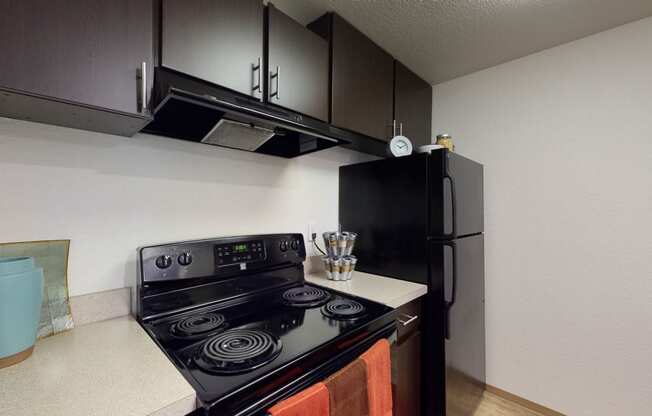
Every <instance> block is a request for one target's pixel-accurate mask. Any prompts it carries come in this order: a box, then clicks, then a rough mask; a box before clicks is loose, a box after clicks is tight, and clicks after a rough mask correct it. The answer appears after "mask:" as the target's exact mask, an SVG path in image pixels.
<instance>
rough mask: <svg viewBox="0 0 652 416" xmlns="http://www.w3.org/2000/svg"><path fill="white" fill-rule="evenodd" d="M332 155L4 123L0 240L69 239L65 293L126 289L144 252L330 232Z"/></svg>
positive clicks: (340, 158)
mask: <svg viewBox="0 0 652 416" xmlns="http://www.w3.org/2000/svg"><path fill="white" fill-rule="evenodd" d="M370 158H371V157H370V156H367V155H363V154H361V153H357V152H353V151H349V150H345V149H331V150H326V151H322V152H319V153H315V154H314V155H307V156H303V157H300V158H297V159H291V160H287V159H281V158H276V157H272V156H263V155H258V154H254V153H247V152H242V151H237V150H230V149H224V148H218V147H214V146H207V145H203V144H196V143H190V142H182V141H177V140H170V139H166V138H161V137H156V136H150V135H144V134H139V135H136V136H135V137H134V138H130V139H127V138H123V137H118V136H110V135H105V134H99V133H90V132H85V131H81V130H75V129H68V128H61V127H55V126H47V125H43V124H36V123H29V122H23V121H17V120H10V119H6V118H0V242H9V241H29V240H44V239H71V240H72V241H71V248H70V259H69V286H70V294H71V295H73V296H74V295H80V294H84V293H92V292H97V291H101V290H107V289H114V288H120V287H125V286H132V285H133V284H134V282H135V275H136V248H137V247H138V246H140V245H146V244H152V243H160V242H167V241H177V240H186V239H194V238H203V237H214V236H222V235H239V234H252V233H268V232H269V233H272V232H303V233H304V234H306V233H307V224H308V222H309V221H311V222H314V223H315V224H316V226H317V228H318V230H319V231H325V230H326V229H335V228H336V227H337V200H338V183H337V181H338V170H337V168H338V166H340V165H343V164H348V163H354V162H357V161H362V160H367V159H370Z"/></svg>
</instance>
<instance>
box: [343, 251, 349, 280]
mask: <svg viewBox="0 0 652 416" xmlns="http://www.w3.org/2000/svg"><path fill="white" fill-rule="evenodd" d="M341 280H351V257H350V256H346V257H342V273H341Z"/></svg>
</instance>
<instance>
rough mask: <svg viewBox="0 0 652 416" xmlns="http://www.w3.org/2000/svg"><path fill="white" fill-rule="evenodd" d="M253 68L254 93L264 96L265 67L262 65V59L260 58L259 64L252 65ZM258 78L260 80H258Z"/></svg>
mask: <svg viewBox="0 0 652 416" xmlns="http://www.w3.org/2000/svg"><path fill="white" fill-rule="evenodd" d="M251 67H252V76H253V78H254V85H253V87H252V91H253V92H259V93H261V94H262V92H263V82H262V81H263V76H262V74H263V67H262V66H261V65H260V58H258V63H257V64H251ZM256 72H258V77H256ZM256 78H258V79H257V80H256Z"/></svg>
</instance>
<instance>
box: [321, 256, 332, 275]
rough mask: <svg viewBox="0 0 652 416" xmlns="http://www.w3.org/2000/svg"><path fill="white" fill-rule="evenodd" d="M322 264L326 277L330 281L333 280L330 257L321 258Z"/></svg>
mask: <svg viewBox="0 0 652 416" xmlns="http://www.w3.org/2000/svg"><path fill="white" fill-rule="evenodd" d="M321 260H322V262H323V263H324V270H326V276H327V277H328V278H329V279H330V280H333V273H332V272H331V263H330V260H331V259H330V257H328V256H323V257H322V258H321Z"/></svg>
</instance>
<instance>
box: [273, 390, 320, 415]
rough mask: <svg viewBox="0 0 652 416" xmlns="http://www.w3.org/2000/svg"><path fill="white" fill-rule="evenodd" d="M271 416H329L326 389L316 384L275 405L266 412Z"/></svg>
mask: <svg viewBox="0 0 652 416" xmlns="http://www.w3.org/2000/svg"><path fill="white" fill-rule="evenodd" d="M268 412H269V414H271V415H272V416H306V415H310V416H329V414H330V409H329V398H328V389H327V388H326V385H325V384H324V383H317V384H315V385H313V386H311V387H308V388H307V389H305V390H303V391H302V392H299V393H297V394H295V395H294V396H292V397H290V398H289V399H285V400H283V401H282V402H279V403H277V404H275V405H274V406H273V407H272V408H270V409H269V410H268Z"/></svg>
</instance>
